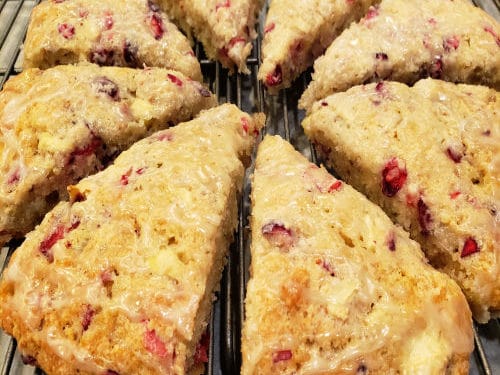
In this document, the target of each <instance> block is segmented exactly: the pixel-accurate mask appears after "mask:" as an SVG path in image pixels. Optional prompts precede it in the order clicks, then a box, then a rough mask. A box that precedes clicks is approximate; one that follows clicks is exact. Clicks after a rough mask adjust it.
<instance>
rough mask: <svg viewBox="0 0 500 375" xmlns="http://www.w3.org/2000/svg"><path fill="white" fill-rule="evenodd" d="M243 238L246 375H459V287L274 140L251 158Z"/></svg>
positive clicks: (361, 200)
mask: <svg viewBox="0 0 500 375" xmlns="http://www.w3.org/2000/svg"><path fill="white" fill-rule="evenodd" d="M283 192H286V194H283ZM251 228H252V246H251V256H252V264H251V271H250V272H251V278H250V281H249V283H248V288H247V295H246V301H245V312H246V319H245V322H244V328H243V337H242V345H243V349H242V351H243V367H242V374H243V375H254V374H259V375H260V374H341V373H342V374H344V373H345V374H445V373H446V374H467V373H468V366H469V365H468V359H469V355H470V353H471V352H472V349H473V334H472V318H471V313H470V310H469V307H468V305H467V301H466V299H465V297H464V295H463V294H462V292H461V290H460V288H459V287H458V285H457V284H456V283H455V282H454V281H453V280H451V279H450V278H449V277H448V276H447V275H445V274H443V273H440V272H438V271H436V270H434V269H433V268H432V267H431V266H429V265H428V264H427V262H426V259H425V256H424V254H423V253H422V252H421V250H420V247H419V245H418V244H417V243H416V242H414V241H412V240H411V239H410V238H409V235H408V233H407V232H405V231H404V230H403V229H402V228H400V227H399V226H396V225H394V224H393V223H392V222H391V220H390V219H389V217H387V216H386V215H385V214H384V212H383V211H382V210H381V209H380V207H378V206H376V205H375V204H373V203H371V202H370V201H368V199H367V198H366V197H364V196H363V195H362V194H360V193H359V192H357V191H356V190H354V189H353V188H352V187H350V186H349V185H347V184H345V183H343V182H342V181H340V180H337V179H335V178H334V177H332V176H331V175H330V174H328V172H327V171H326V170H325V169H324V168H319V167H317V166H316V165H315V164H312V163H309V161H308V160H306V158H305V157H304V156H302V155H301V154H300V153H298V152H296V151H295V150H294V149H293V147H292V146H291V145H290V144H289V143H287V142H285V141H284V140H282V139H281V138H279V137H267V138H266V139H264V141H263V142H262V143H261V145H260V147H259V150H258V153H257V160H256V167H255V173H254V177H253V189H252V217H251Z"/></svg>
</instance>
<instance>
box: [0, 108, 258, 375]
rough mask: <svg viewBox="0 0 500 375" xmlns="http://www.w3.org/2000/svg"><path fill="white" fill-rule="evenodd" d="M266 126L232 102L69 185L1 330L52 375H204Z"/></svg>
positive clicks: (10, 279)
mask: <svg viewBox="0 0 500 375" xmlns="http://www.w3.org/2000/svg"><path fill="white" fill-rule="evenodd" d="M263 117H264V116H263V115H262V114H258V115H254V116H250V115H248V114H246V113H244V112H242V111H240V110H239V109H238V108H237V107H236V106H234V105H229V104H226V105H223V106H220V107H217V108H213V109H209V110H206V111H203V112H202V113H201V114H200V115H199V116H198V117H197V118H195V119H194V120H192V121H189V122H184V123H182V124H179V125H178V126H176V127H173V128H170V129H167V130H162V131H159V132H157V133H154V134H153V135H151V136H150V137H148V138H145V139H143V140H141V141H139V142H137V143H135V144H134V145H132V147H131V148H130V149H128V150H126V151H124V152H123V153H122V154H121V155H120V156H119V157H118V158H117V159H116V160H115V162H114V164H113V165H112V166H109V167H108V168H106V169H105V170H103V171H101V172H99V173H97V174H95V175H93V176H90V177H87V178H85V179H83V180H82V181H80V182H79V183H78V184H77V185H72V186H70V187H69V192H70V200H69V201H68V202H61V203H59V204H58V205H57V206H56V207H55V208H54V209H53V210H52V211H51V212H49V213H48V214H47V215H46V216H45V219H44V220H43V221H42V223H41V224H40V225H39V226H38V227H37V228H36V229H35V230H34V231H32V232H31V233H29V234H28V235H27V236H26V240H25V241H24V242H23V244H22V245H21V246H20V247H19V248H17V249H16V251H15V252H14V254H13V256H12V258H11V259H10V262H9V264H8V266H7V268H6V269H5V270H4V272H3V274H2V278H1V281H0V327H1V328H2V329H3V330H5V332H6V333H8V334H11V335H12V336H14V337H15V338H16V340H17V343H18V346H17V348H18V349H19V350H20V352H22V353H23V355H24V358H25V359H26V361H27V362H28V363H30V364H34V365H38V366H39V367H41V368H42V369H43V370H44V371H45V372H46V373H48V374H53V375H67V374H82V375H90V374H98V375H104V374H106V375H112V374H114V375H116V374H143V375H158V374H165V375H171V374H193V371H192V370H193V369H196V368H198V367H203V365H204V363H206V362H207V361H208V352H207V350H208V343H207V340H209V338H208V337H207V334H206V333H205V332H206V328H207V324H208V321H209V320H210V311H211V308H212V302H213V300H214V292H215V290H216V289H217V288H218V284H219V281H220V277H221V274H222V268H223V266H224V263H225V259H226V256H227V252H228V248H229V244H230V243H231V241H232V239H233V232H234V230H235V229H236V227H237V222H238V201H239V198H238V196H239V194H240V192H241V191H242V188H243V177H244V174H245V167H247V166H248V164H249V162H250V160H251V153H252V149H253V146H254V143H255V140H256V134H258V133H259V130H260V129H261V127H262V126H263V123H264V119H263ZM242 119H244V120H245V123H246V124H247V125H248V126H249V132H245V131H244V130H243V128H242V123H243V121H242Z"/></svg>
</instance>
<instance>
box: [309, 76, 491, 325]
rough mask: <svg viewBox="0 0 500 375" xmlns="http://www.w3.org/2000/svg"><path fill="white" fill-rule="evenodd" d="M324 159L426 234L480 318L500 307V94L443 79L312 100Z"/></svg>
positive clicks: (314, 131)
mask: <svg viewBox="0 0 500 375" xmlns="http://www.w3.org/2000/svg"><path fill="white" fill-rule="evenodd" d="M303 126H304V129H305V132H306V134H307V135H308V136H309V137H310V138H311V140H312V141H313V142H314V143H316V144H317V145H318V150H319V151H320V152H321V153H322V154H323V160H326V161H327V163H328V164H329V165H330V166H331V167H333V168H334V170H335V171H336V172H337V173H338V174H339V175H340V176H341V177H342V178H343V179H345V181H347V182H348V183H350V184H352V185H353V186H354V187H355V188H356V189H358V190H360V191H361V192H363V193H365V194H366V195H367V196H368V197H369V198H370V199H371V200H373V201H374V202H375V203H377V204H379V205H381V206H382V207H383V208H384V209H385V211H386V212H387V214H388V215H389V216H390V217H391V218H392V219H393V220H394V221H395V222H397V223H399V224H400V225H402V226H403V227H404V228H406V229H407V230H408V231H409V232H410V233H411V236H412V237H413V238H414V239H415V240H417V241H418V242H420V244H421V245H422V248H423V250H424V252H425V253H426V255H427V257H428V258H429V260H430V263H431V264H432V265H433V266H434V267H436V268H437V269H439V270H441V271H443V272H445V273H447V274H448V275H450V276H451V277H452V278H453V279H455V281H457V283H458V284H459V285H460V286H461V287H462V290H463V291H464V293H465V295H466V296H467V298H468V300H469V303H470V305H471V308H472V312H473V314H474V317H475V318H476V319H477V320H478V321H479V322H486V321H488V319H489V318H490V317H491V316H495V315H498V314H499V313H500V226H499V225H498V222H499V220H500V214H499V212H498V210H499V208H500V182H499V179H498V178H499V175H500V94H499V93H498V92H496V91H495V90H493V89H489V88H486V87H482V86H472V85H456V84H453V83H447V82H443V81H438V80H432V79H426V80H422V81H419V82H418V83H417V84H416V85H415V86H414V87H413V88H409V87H407V86H405V85H404V84H401V83H395V82H379V83H378V84H374V83H373V84H370V85H367V86H358V87H354V88H352V89H350V90H349V91H347V92H345V93H338V94H335V95H332V96H330V97H328V98H326V99H325V100H324V101H322V102H318V103H316V104H315V105H314V107H313V109H312V113H311V115H310V116H308V117H307V118H306V119H305V120H304V122H303Z"/></svg>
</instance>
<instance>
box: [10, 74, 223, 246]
mask: <svg viewBox="0 0 500 375" xmlns="http://www.w3.org/2000/svg"><path fill="white" fill-rule="evenodd" d="M215 104H216V100H215V98H214V96H213V95H212V94H211V93H210V92H209V91H208V90H207V89H206V88H205V87H204V86H202V85H201V84H200V83H198V82H197V81H192V80H190V79H189V78H187V77H185V76H184V75H182V74H181V73H179V72H176V71H172V70H166V69H159V68H152V69H147V70H136V69H130V68H116V67H103V68H100V67H98V66H96V65H87V66H72V65H63V66H59V67H55V68H51V69H47V70H38V69H29V70H25V71H24V72H23V73H21V74H20V75H18V76H16V77H14V78H12V79H11V80H9V81H8V82H7V84H6V85H5V87H4V90H3V91H2V92H0V132H1V133H0V155H1V156H2V159H1V160H0V171H1V173H0V243H4V242H5V241H7V240H9V239H10V238H11V237H12V236H22V235H24V234H25V233H26V232H28V231H29V230H31V229H33V227H34V226H35V224H37V223H38V221H39V220H40V218H41V217H42V216H43V215H44V214H45V213H46V212H47V211H48V210H49V209H50V208H52V207H53V206H54V205H55V204H56V203H57V202H58V200H59V199H61V198H63V197H65V196H66V187H67V186H68V185H69V184H73V183H75V182H77V181H78V180H79V179H80V178H82V177H85V176H87V175H89V174H91V173H93V172H95V171H96V170H98V169H100V168H102V166H103V165H105V164H106V163H108V162H110V161H111V160H112V159H113V158H114V157H115V156H116V155H117V153H119V152H120V151H122V150H124V149H125V148H127V147H129V146H130V145H131V144H132V143H133V142H135V141H137V140H138V139H140V138H143V137H145V136H147V135H149V134H151V133H153V132H154V131H157V130H160V129H164V128H167V127H168V126H170V125H173V124H176V123H178V122H180V121H186V120H189V119H191V118H193V117H194V116H195V115H196V114H197V113H198V112H199V111H200V110H202V109H205V108H209V107H212V106H213V105H215Z"/></svg>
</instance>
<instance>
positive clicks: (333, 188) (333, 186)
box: [328, 180, 342, 193]
mask: <svg viewBox="0 0 500 375" xmlns="http://www.w3.org/2000/svg"><path fill="white" fill-rule="evenodd" d="M341 188H342V181H339V180H337V181H335V182H334V183H333V184H331V185H330V187H329V188H328V192H329V193H333V192H335V191H339V190H340V189H341Z"/></svg>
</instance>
